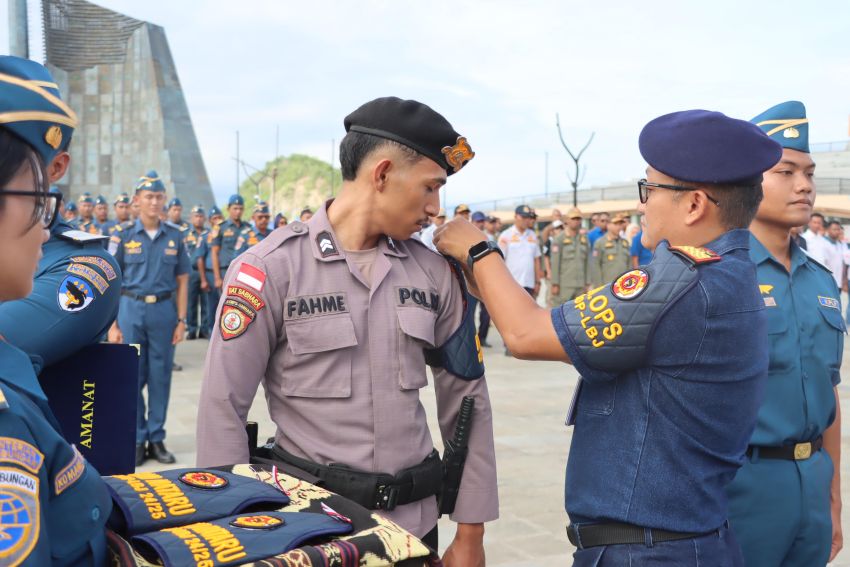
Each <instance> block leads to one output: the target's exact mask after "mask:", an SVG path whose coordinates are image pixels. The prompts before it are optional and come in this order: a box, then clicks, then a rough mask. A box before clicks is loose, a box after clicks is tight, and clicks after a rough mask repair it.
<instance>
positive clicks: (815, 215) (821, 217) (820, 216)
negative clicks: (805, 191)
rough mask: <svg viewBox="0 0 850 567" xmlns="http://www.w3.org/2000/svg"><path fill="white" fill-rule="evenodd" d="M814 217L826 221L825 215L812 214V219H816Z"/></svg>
mask: <svg viewBox="0 0 850 567" xmlns="http://www.w3.org/2000/svg"><path fill="white" fill-rule="evenodd" d="M814 217H818V218H820V220H824V218H823V215H822V214H820V213H812V216H811V217H810V218H814Z"/></svg>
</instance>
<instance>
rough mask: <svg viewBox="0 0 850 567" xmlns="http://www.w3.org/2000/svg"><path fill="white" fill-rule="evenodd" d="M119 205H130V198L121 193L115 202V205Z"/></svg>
mask: <svg viewBox="0 0 850 567" xmlns="http://www.w3.org/2000/svg"><path fill="white" fill-rule="evenodd" d="M118 203H124V204H125V205H129V204H130V196H129V195H127V193H121V194H120V195H118V196H117V197H115V201H114V202H113V204H115V205H117V204H118Z"/></svg>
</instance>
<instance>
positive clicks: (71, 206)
mask: <svg viewBox="0 0 850 567" xmlns="http://www.w3.org/2000/svg"><path fill="white" fill-rule="evenodd" d="M65 210H66V211H70V212H72V213H75V212H77V205H76V204H75V203H74V201H71V202H70V203H68V204H67V205H65Z"/></svg>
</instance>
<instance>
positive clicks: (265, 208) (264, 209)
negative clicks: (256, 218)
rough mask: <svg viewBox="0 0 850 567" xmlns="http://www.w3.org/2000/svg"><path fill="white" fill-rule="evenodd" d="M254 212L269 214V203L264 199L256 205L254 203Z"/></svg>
mask: <svg viewBox="0 0 850 567" xmlns="http://www.w3.org/2000/svg"><path fill="white" fill-rule="evenodd" d="M254 212H255V213H259V214H261V215H268V214H271V213H269V205H268V203H266V202H264V201H258V202H257V204H256V205H254Z"/></svg>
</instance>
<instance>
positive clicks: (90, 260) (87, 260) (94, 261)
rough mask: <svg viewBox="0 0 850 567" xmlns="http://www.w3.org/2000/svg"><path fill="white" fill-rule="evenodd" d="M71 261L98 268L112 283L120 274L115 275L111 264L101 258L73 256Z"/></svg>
mask: <svg viewBox="0 0 850 567" xmlns="http://www.w3.org/2000/svg"><path fill="white" fill-rule="evenodd" d="M116 226H117V225H116ZM111 240H112V239H110V241H111ZM71 261H72V262H77V263H82V264H89V265H92V266H97V267H98V268H100V269H101V271H103V273H104V274H106V279H107V280H109V281H112V280H114V279H115V278H117V277H118V274H116V273H115V269H114V268H113V267H112V266H111V265H110V264H109V262H107V261H106V260H105V259H103V258H101V257H100V256H73V257H72V258H71Z"/></svg>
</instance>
